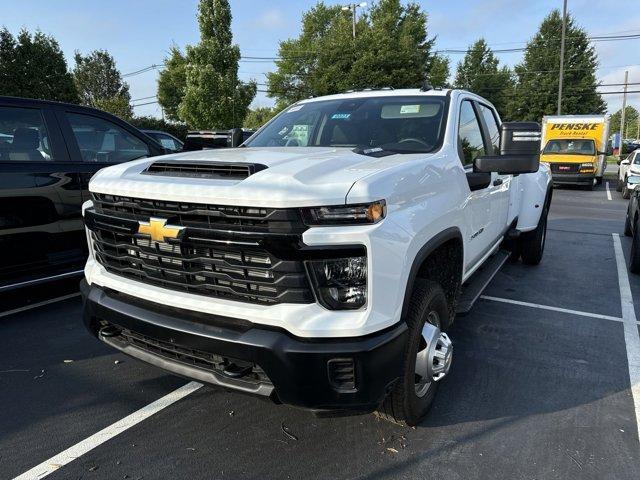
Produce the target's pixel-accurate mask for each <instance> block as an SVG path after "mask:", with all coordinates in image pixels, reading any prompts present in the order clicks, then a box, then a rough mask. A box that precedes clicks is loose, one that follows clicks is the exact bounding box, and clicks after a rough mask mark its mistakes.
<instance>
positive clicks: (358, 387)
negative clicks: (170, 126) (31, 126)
mask: <svg viewBox="0 0 640 480" xmlns="http://www.w3.org/2000/svg"><path fill="white" fill-rule="evenodd" d="M539 152H540V137H539V126H538V125H537V124H535V123H534V124H531V123H525V124H518V123H505V124H501V122H500V118H499V116H498V114H497V112H496V111H495V109H494V107H493V106H492V105H491V104H490V103H489V102H487V101H486V100H485V99H483V98H481V97H479V96H477V95H474V94H472V93H469V92H467V91H461V90H434V89H430V88H428V87H423V88H422V89H407V90H391V89H383V90H378V91H371V90H369V91H362V92H351V93H345V94H340V95H331V96H326V97H321V98H312V99H308V100H304V101H301V102H298V103H296V104H295V105H293V106H290V107H289V108H287V109H285V110H284V111H283V112H282V113H280V114H279V115H278V116H277V117H275V118H274V119H273V120H271V121H270V122H269V123H267V124H266V125H265V126H264V127H262V128H261V129H260V130H259V131H258V132H256V133H255V134H254V135H253V136H252V137H251V138H250V139H249V140H247V141H246V142H245V143H244V144H243V145H241V146H240V147H239V148H232V149H220V150H203V151H197V152H189V153H178V154H174V155H169V156H163V157H156V158H146V159H143V160H138V161H133V162H129V163H124V164H121V165H116V166H112V167H109V168H106V169H104V170H101V171H100V172H99V173H98V174H96V175H95V176H94V177H93V179H92V180H91V183H90V191H91V194H92V200H91V201H89V202H87V203H86V204H85V205H84V209H83V210H84V218H85V223H86V226H87V237H88V241H89V243H90V251H91V255H90V258H89V260H88V262H87V265H86V268H85V276H86V280H85V281H84V282H83V285H82V292H83V297H84V320H85V323H86V325H87V327H88V328H89V330H90V331H91V332H92V333H93V334H94V335H95V336H97V337H98V338H100V339H101V340H102V341H104V342H106V343H107V344H109V345H111V346H113V347H115V348H117V349H119V350H121V351H122V352H125V353H127V354H129V355H131V356H133V357H135V358H138V359H140V360H143V361H145V362H148V363H150V364H153V365H156V366H158V367H161V368H164V369H165V370H168V371H170V372H173V373H175V374H178V375H181V376H184V377H187V378H192V379H195V380H198V381H201V382H205V383H208V384H212V385H217V386H221V387H224V388H228V389H233V390H240V391H244V392H250V393H254V394H257V395H264V396H269V397H271V398H272V399H274V400H275V401H278V402H282V403H285V404H290V405H295V406H299V407H304V408H307V409H310V410H313V411H315V412H317V413H319V414H323V413H324V414H332V415H333V414H336V413H339V412H345V411H350V412H354V411H355V412H372V411H378V412H380V413H381V415H382V416H384V417H386V418H388V419H390V420H393V421H396V422H401V423H402V422H403V423H405V424H408V425H415V424H416V423H417V422H418V421H419V420H420V419H421V418H422V417H423V416H424V415H425V414H426V412H427V410H428V409H429V406H430V405H431V403H432V401H433V399H434V396H435V394H436V390H437V387H438V384H439V383H440V381H441V380H442V379H443V378H444V377H445V376H446V375H447V373H448V372H449V368H450V367H451V362H452V352H453V350H452V341H451V339H449V338H448V336H447V334H446V333H445V332H446V331H447V329H448V328H449V327H450V326H451V324H452V322H453V320H454V317H455V314H456V312H461V311H466V310H468V309H469V308H471V305H472V304H473V302H474V301H475V299H476V298H477V297H478V296H479V295H480V292H481V291H482V289H483V288H484V286H486V284H487V283H488V281H489V280H490V279H491V278H492V276H493V274H494V273H495V272H496V271H497V270H498V269H499V268H500V266H502V264H503V263H504V261H505V260H506V258H507V257H508V256H509V255H511V256H512V257H513V258H520V257H521V258H522V260H523V261H524V262H525V263H528V264H537V263H539V262H540V259H541V257H542V253H543V249H544V244H545V233H546V225H547V212H548V210H549V205H550V202H551V194H552V183H551V176H550V172H549V168H548V166H546V165H545V164H540V162H539ZM507 249H508V252H507Z"/></svg>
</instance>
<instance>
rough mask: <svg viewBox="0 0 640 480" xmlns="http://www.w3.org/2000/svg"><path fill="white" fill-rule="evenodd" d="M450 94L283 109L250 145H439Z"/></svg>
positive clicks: (421, 148) (405, 149)
mask: <svg viewBox="0 0 640 480" xmlns="http://www.w3.org/2000/svg"><path fill="white" fill-rule="evenodd" d="M445 102H446V100H445V98H439V97H427V96H407V97H404V96H403V97H400V96H397V97H392V96H387V97H368V98H350V99H340V100H320V101H312V102H308V103H301V104H297V105H293V106H291V107H288V108H287V109H286V110H284V112H283V113H281V114H280V115H278V116H277V117H276V118H275V119H274V120H273V121H271V122H270V123H269V124H267V126H266V127H265V128H264V129H263V130H262V131H260V132H258V133H256V134H255V135H254V136H253V137H252V138H251V139H250V140H248V141H247V143H246V144H245V145H246V146H247V147H352V148H353V147H359V148H363V149H372V148H380V149H382V150H387V151H391V152H395V153H425V152H431V151H434V150H436V149H437V148H438V147H439V145H440V144H441V143H442V137H443V134H444V127H445V125H444V122H445V120H444V115H443V113H444V111H445V105H446V103H445Z"/></svg>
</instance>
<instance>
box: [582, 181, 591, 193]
mask: <svg viewBox="0 0 640 480" xmlns="http://www.w3.org/2000/svg"><path fill="white" fill-rule="evenodd" d="M584 189H585V190H587V191H589V192H590V191H592V190H593V181H591V183H590V184H589V185H585V186H584Z"/></svg>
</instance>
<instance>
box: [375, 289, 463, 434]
mask: <svg viewBox="0 0 640 480" xmlns="http://www.w3.org/2000/svg"><path fill="white" fill-rule="evenodd" d="M409 302H410V303H409V312H408V314H407V318H406V319H405V321H406V323H407V327H408V328H409V338H408V341H407V345H406V347H405V355H404V367H403V371H402V376H401V377H400V379H399V380H398V383H397V384H396V385H395V387H394V389H393V391H392V392H391V393H390V394H389V395H388V396H387V398H386V399H385V400H384V402H383V404H382V405H381V406H380V408H379V409H378V412H377V414H378V416H380V417H382V418H384V419H385V420H389V421H391V422H394V423H398V424H401V425H409V426H414V425H417V424H418V422H419V421H420V420H421V419H422V418H423V417H424V416H425V415H426V414H427V412H428V411H429V408H430V407H431V404H432V403H433V399H434V398H435V396H436V392H437V390H438V384H439V381H440V380H442V379H443V378H444V377H445V376H446V375H447V373H448V372H449V368H450V367H451V361H452V358H453V346H452V344H451V340H449V337H448V336H447V334H446V333H443V332H442V331H441V330H440V328H442V327H443V326H447V325H448V324H449V315H450V314H449V306H448V304H447V297H446V296H445V294H444V291H443V290H442V288H441V287H440V285H438V284H437V283H436V282H433V281H430V280H423V279H418V280H416V283H415V285H414V288H413V293H412V294H411V299H410V301H409Z"/></svg>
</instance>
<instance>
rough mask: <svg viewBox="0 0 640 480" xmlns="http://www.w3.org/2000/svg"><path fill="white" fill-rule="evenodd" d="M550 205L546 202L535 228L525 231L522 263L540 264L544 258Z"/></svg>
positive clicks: (522, 240)
mask: <svg viewBox="0 0 640 480" xmlns="http://www.w3.org/2000/svg"><path fill="white" fill-rule="evenodd" d="M548 215H549V206H548V205H547V204H545V206H544V209H543V210H542V214H541V215H540V220H539V221H538V226H537V227H536V229H535V230H533V231H531V232H527V233H523V234H522V236H521V240H520V242H521V243H520V250H521V255H522V263H524V264H525V265H538V264H539V263H540V261H541V260H542V254H543V253H544V246H545V243H546V241H547V216H548Z"/></svg>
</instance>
